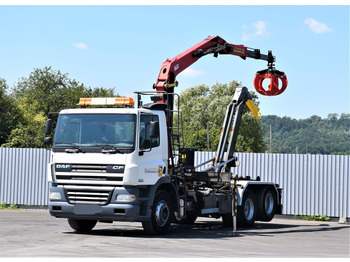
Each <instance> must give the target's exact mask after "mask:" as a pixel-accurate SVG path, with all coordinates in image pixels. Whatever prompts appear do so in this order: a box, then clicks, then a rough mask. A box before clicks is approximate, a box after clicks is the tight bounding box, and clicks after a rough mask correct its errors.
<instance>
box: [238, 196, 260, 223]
mask: <svg viewBox="0 0 350 262" xmlns="http://www.w3.org/2000/svg"><path fill="white" fill-rule="evenodd" d="M256 217H257V201H256V196H255V194H254V193H253V192H252V191H250V190H248V189H247V190H245V192H244V195H243V199H242V205H240V206H238V210H237V225H238V226H239V227H251V226H252V225H253V224H254V222H255V220H256Z"/></svg>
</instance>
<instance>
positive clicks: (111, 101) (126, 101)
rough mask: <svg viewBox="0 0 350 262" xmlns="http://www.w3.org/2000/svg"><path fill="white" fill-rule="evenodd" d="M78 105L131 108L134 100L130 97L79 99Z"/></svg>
mask: <svg viewBox="0 0 350 262" xmlns="http://www.w3.org/2000/svg"><path fill="white" fill-rule="evenodd" d="M79 105H80V106H100V105H115V106H133V105H134V100H133V99H132V98H131V97H93V98H80V101H79Z"/></svg>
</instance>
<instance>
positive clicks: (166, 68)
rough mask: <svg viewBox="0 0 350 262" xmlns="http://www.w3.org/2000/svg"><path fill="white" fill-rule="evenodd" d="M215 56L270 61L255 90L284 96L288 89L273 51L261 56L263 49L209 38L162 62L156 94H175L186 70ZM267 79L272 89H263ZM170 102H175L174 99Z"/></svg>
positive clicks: (259, 77) (155, 85) (171, 105)
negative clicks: (276, 65)
mask: <svg viewBox="0 0 350 262" xmlns="http://www.w3.org/2000/svg"><path fill="white" fill-rule="evenodd" d="M208 54H213V55H214V57H217V56H218V55H234V56H239V57H241V58H242V59H246V58H247V57H248V58H253V59H257V60H265V61H267V66H268V69H267V70H261V71H258V72H257V75H256V78H257V79H256V81H254V84H255V88H256V89H257V91H258V92H259V93H260V94H263V95H277V94H280V93H282V92H283V91H284V90H285V88H286V86H287V78H286V76H285V74H284V73H283V72H281V71H278V70H275V68H274V62H275V57H274V56H273V55H272V51H269V52H268V54H267V55H266V54H261V53H260V49H252V48H249V47H246V46H244V45H234V44H230V43H228V42H226V41H225V40H224V39H222V38H221V37H220V36H208V37H207V38H206V39H204V40H202V41H201V42H199V43H197V44H196V45H194V46H192V47H190V48H189V49H187V50H186V51H184V52H182V53H180V54H178V55H177V56H175V57H173V58H172V59H167V60H166V61H164V62H163V64H162V66H161V68H160V72H159V75H158V78H157V81H156V83H155V84H154V85H153V88H154V89H156V90H157V92H159V93H162V92H167V93H174V87H175V86H177V82H176V81H175V80H176V76H177V75H178V74H180V73H181V72H182V71H183V70H185V69H186V68H188V67H189V66H191V65H192V64H193V63H195V62H196V61H197V60H198V59H199V58H201V57H203V56H205V55H208ZM265 78H270V79H271V84H270V86H269V90H264V88H263V87H262V82H263V80H264V79H265ZM278 79H281V80H282V88H281V89H279V88H278ZM168 99H173V98H172V97H171V96H170V97H169V98H168ZM168 104H169V105H170V107H171V108H172V107H173V101H168Z"/></svg>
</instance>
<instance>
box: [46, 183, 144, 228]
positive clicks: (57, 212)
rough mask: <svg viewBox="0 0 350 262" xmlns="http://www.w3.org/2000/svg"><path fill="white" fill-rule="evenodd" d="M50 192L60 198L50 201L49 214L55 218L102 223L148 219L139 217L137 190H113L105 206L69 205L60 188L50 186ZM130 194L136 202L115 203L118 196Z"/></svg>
mask: <svg viewBox="0 0 350 262" xmlns="http://www.w3.org/2000/svg"><path fill="white" fill-rule="evenodd" d="M50 192H59V193H60V194H61V196H62V199H60V200H53V199H50V201H49V211H50V214H51V215H52V216H54V217H57V218H75V219H91V220H104V221H140V222H142V221H147V220H149V219H150V217H148V216H146V215H141V213H144V212H140V211H141V209H144V208H143V207H142V206H141V202H140V201H138V195H139V194H138V189H137V188H136V187H134V188H128V189H126V188H115V189H114V190H113V193H112V195H111V198H110V201H109V202H108V204H106V205H98V204H92V203H76V204H71V203H68V201H67V196H66V192H65V189H64V188H63V187H62V186H51V187H50ZM126 193H129V194H130V193H132V194H134V195H135V196H136V200H135V201H132V202H123V201H119V202H118V201H116V196H117V195H118V194H126Z"/></svg>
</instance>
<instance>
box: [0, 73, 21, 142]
mask: <svg viewBox="0 0 350 262" xmlns="http://www.w3.org/2000/svg"><path fill="white" fill-rule="evenodd" d="M8 89H9V87H8V85H7V83H6V80H5V79H2V78H0V146H1V145H2V144H3V143H5V142H6V140H7V139H8V137H9V134H10V132H11V130H12V129H13V128H15V126H16V125H17V123H18V122H19V121H20V113H19V110H18V107H17V105H16V102H15V100H14V99H13V98H12V97H11V96H10V95H9V94H8Z"/></svg>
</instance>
